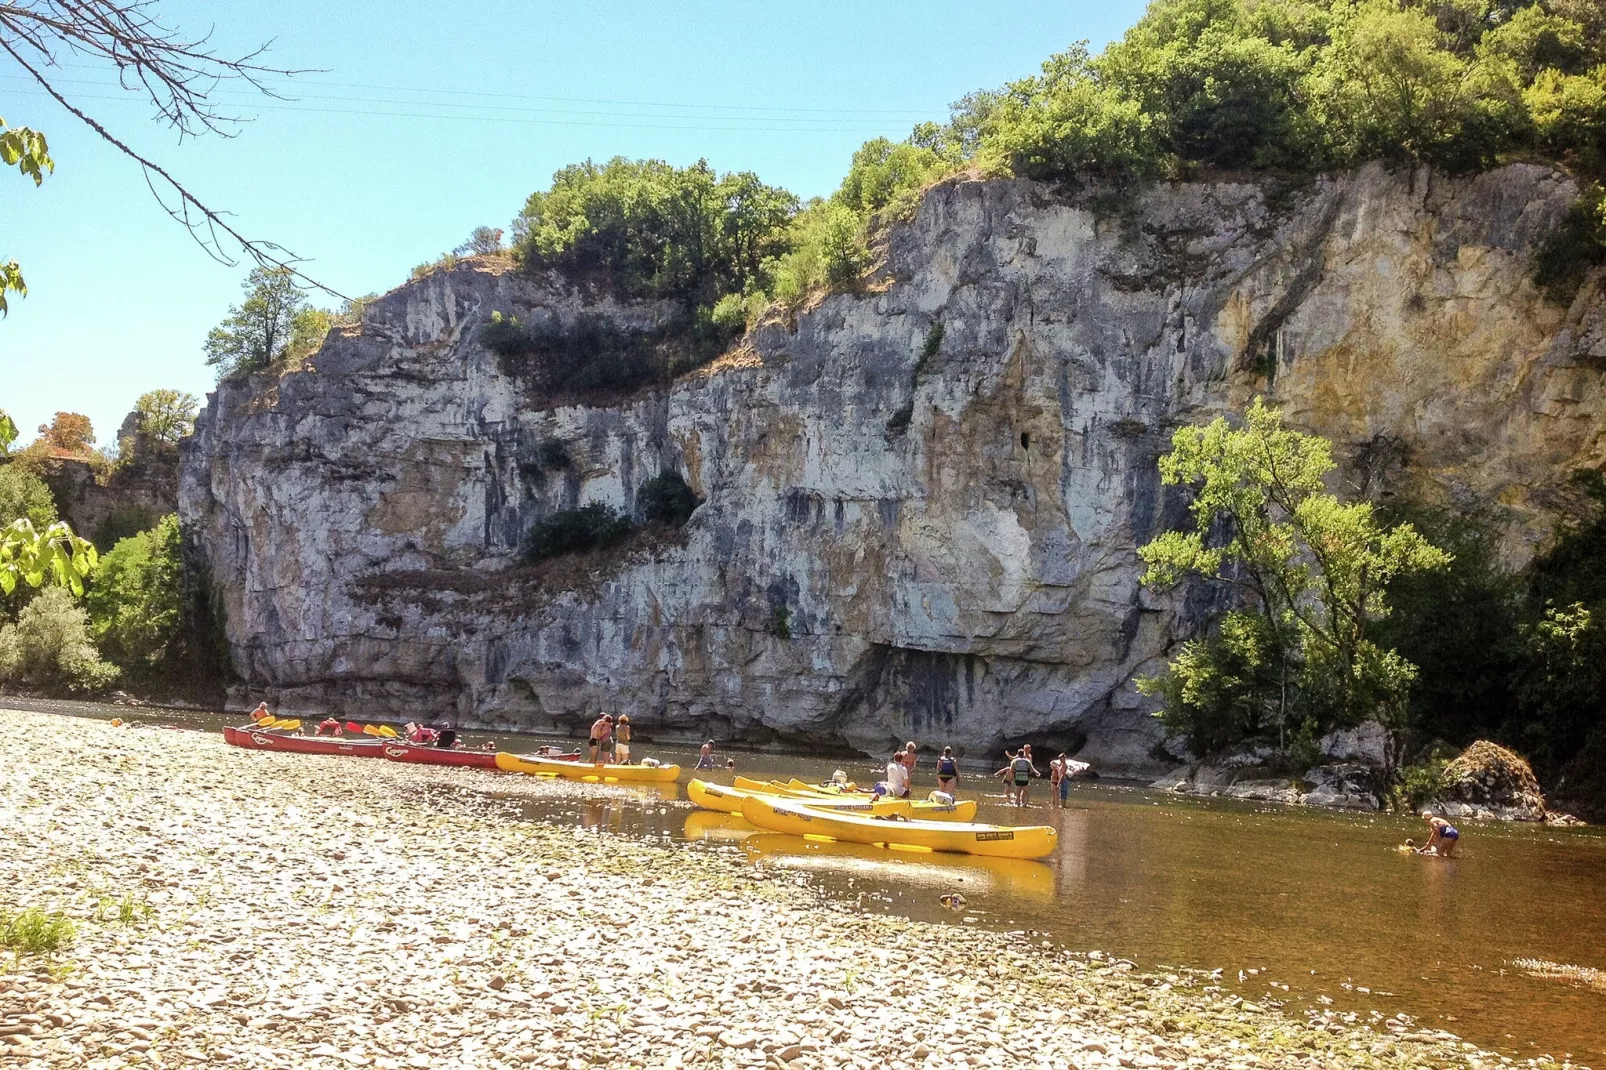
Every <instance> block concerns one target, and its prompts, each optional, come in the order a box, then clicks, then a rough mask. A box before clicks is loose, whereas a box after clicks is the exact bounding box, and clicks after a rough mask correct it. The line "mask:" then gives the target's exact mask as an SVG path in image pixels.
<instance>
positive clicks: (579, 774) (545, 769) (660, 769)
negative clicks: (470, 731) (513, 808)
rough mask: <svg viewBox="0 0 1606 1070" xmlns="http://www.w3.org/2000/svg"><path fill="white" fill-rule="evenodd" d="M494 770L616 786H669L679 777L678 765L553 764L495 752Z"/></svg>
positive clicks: (543, 760)
mask: <svg viewBox="0 0 1606 1070" xmlns="http://www.w3.org/2000/svg"><path fill="white" fill-rule="evenodd" d="M496 767H497V768H498V769H501V770H502V771H503V772H507V773H528V774H530V775H532V776H560V777H563V778H564V779H566V780H595V781H601V782H604V783H606V782H608V781H615V782H617V783H620V784H669V783H673V782H674V781H675V780H677V779H678V778H679V777H680V766H678V765H605V764H602V763H600V762H599V763H596V764H592V763H591V762H572V761H557V760H554V759H551V758H533V757H528V756H520V755H517V754H509V753H507V752H506V751H499V752H497V755H496Z"/></svg>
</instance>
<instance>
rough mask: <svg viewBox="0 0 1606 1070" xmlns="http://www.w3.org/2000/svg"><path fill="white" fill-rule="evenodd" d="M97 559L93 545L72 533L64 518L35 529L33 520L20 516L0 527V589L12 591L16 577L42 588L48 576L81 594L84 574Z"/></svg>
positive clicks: (49, 578)
mask: <svg viewBox="0 0 1606 1070" xmlns="http://www.w3.org/2000/svg"><path fill="white" fill-rule="evenodd" d="M98 559H99V554H98V553H97V551H96V550H95V547H94V545H93V544H92V543H90V542H89V540H87V539H80V538H79V537H78V536H77V535H74V534H73V530H72V528H71V527H69V526H68V525H67V523H66V521H57V522H56V523H54V524H51V525H50V526H49V527H47V528H45V529H44V530H43V531H37V530H35V529H34V526H33V521H31V520H29V519H28V518H27V517H21V518H19V519H17V520H14V521H12V522H11V523H10V524H8V525H7V526H6V527H4V528H0V592H3V593H5V594H10V593H11V592H12V591H15V590H16V589H17V583H18V581H19V580H20V581H21V582H23V583H26V584H27V585H28V586H29V587H41V586H43V585H44V583H45V581H46V580H47V579H48V580H50V581H51V582H53V583H55V584H56V585H57V586H60V587H67V588H70V589H71V590H72V593H73V594H74V595H78V596H82V595H83V593H84V577H86V576H88V575H89V574H90V573H91V572H93V571H94V570H95V563H96V561H97V560H98Z"/></svg>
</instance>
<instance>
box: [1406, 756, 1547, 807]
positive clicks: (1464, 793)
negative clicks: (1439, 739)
mask: <svg viewBox="0 0 1606 1070" xmlns="http://www.w3.org/2000/svg"><path fill="white" fill-rule="evenodd" d="M1440 784H1441V787H1440V789H1439V794H1438V801H1437V802H1436V803H1435V804H1434V807H1433V808H1434V809H1436V810H1439V811H1441V812H1442V813H1443V814H1444V816H1446V817H1463V818H1474V819H1479V820H1485V821H1543V820H1544V819H1545V797H1544V795H1543V794H1542V793H1541V792H1540V790H1539V781H1538V780H1537V779H1536V778H1535V777H1534V772H1533V769H1531V768H1530V767H1529V765H1528V763H1527V761H1525V760H1524V759H1523V758H1522V756H1521V755H1518V754H1516V753H1514V752H1512V751H1509V750H1507V749H1506V748H1504V747H1502V746H1499V745H1498V744H1495V743H1490V742H1489V741H1488V740H1484V739H1480V740H1478V741H1477V742H1476V743H1474V744H1472V746H1470V747H1468V748H1467V749H1466V750H1464V751H1462V752H1461V755H1460V756H1459V757H1458V758H1456V759H1455V761H1453V762H1451V763H1450V764H1449V765H1447V766H1445V767H1444V773H1443V774H1442V776H1441V778H1440Z"/></svg>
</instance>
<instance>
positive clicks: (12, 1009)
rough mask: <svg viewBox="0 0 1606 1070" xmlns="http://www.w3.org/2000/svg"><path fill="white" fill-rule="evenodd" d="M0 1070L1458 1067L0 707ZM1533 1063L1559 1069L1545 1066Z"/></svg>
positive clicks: (650, 859) (1029, 948)
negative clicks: (52, 1069) (1, 1068)
mask: <svg viewBox="0 0 1606 1070" xmlns="http://www.w3.org/2000/svg"><path fill="white" fill-rule="evenodd" d="M0 738H3V740H4V743H3V745H0V909H3V910H5V911H9V912H11V913H15V912H17V911H19V910H22V909H25V908H28V907H39V908H43V909H45V910H50V911H61V912H64V913H66V914H68V915H70V916H72V917H73V918H74V919H75V920H76V921H77V938H76V940H75V941H74V942H73V944H72V945H71V946H70V947H68V948H67V949H66V950H65V951H63V952H61V953H59V954H57V955H56V956H54V957H53V958H52V959H51V960H49V961H45V960H41V959H39V958H38V957H35V956H24V957H16V956H14V955H13V954H12V953H10V952H0V1064H26V1065H29V1066H61V1067H67V1066H72V1067H79V1066H88V1067H97V1068H98V1067H107V1068H111V1067H121V1066H150V1065H155V1066H187V1065H212V1064H216V1065H220V1066H234V1067H246V1066H251V1067H255V1066H261V1067H283V1066H327V1067H339V1066H372V1067H380V1068H396V1067H420V1068H422V1067H476V1068H477V1067H527V1066H534V1067H568V1068H575V1070H578V1068H581V1067H590V1066H610V1067H613V1066H619V1067H675V1066H721V1067H726V1066H728V1067H786V1068H788V1070H806V1068H814V1067H877V1068H881V1067H894V1068H896V1067H951V1066H975V1067H982V1066H985V1067H1005V1066H1007V1067H1052V1068H1054V1070H1062V1068H1064V1067H1067V1066H1072V1067H1079V1068H1091V1067H1117V1066H1119V1067H1181V1066H1208V1067H1223V1068H1235V1070H1236V1068H1248V1067H1267V1066H1277V1067H1282V1066H1298V1067H1323V1068H1326V1067H1350V1066H1357V1067H1358V1066H1378V1067H1381V1066H1389V1067H1397V1066H1459V1067H1467V1066H1474V1067H1475V1066H1480V1065H1499V1064H1502V1063H1507V1062H1509V1060H1507V1059H1504V1058H1502V1057H1500V1056H1496V1055H1492V1054H1489V1053H1487V1052H1480V1051H1478V1050H1476V1049H1474V1048H1473V1046H1472V1045H1470V1044H1465V1043H1463V1042H1460V1041H1458V1040H1456V1039H1455V1038H1454V1037H1451V1036H1450V1035H1449V1034H1444V1033H1436V1032H1422V1031H1417V1029H1416V1027H1415V1026H1414V1025H1413V1024H1412V1023H1410V1022H1407V1021H1400V1020H1390V1022H1389V1023H1388V1024H1387V1028H1385V1029H1379V1030H1373V1029H1369V1028H1366V1027H1364V1026H1361V1025H1351V1024H1346V1023H1345V1022H1343V1021H1342V1020H1340V1019H1339V1018H1338V1017H1337V1016H1335V1015H1332V1014H1331V1013H1329V1014H1328V1015H1326V1016H1315V1017H1312V1018H1309V1019H1295V1018H1292V1017H1289V1016H1285V1015H1284V1014H1283V1013H1282V1012H1281V1011H1279V1010H1277V1009H1275V1008H1271V1007H1260V1006H1257V1005H1255V1004H1251V1003H1246V1002H1243V1001H1242V1000H1241V999H1240V998H1239V997H1237V996H1235V995H1234V994H1232V993H1230V992H1226V991H1223V990H1221V989H1220V988H1218V987H1217V986H1214V985H1212V984H1211V978H1210V976H1209V975H1207V974H1203V973H1198V974H1195V973H1186V972H1169V973H1164V974H1158V975H1156V974H1145V973H1143V972H1142V971H1140V970H1138V969H1136V968H1134V967H1133V965H1132V964H1130V963H1126V962H1120V961H1111V960H1110V959H1108V958H1107V957H1103V956H1097V955H1082V954H1073V953H1070V952H1066V951H1062V950H1058V949H1055V948H1051V947H1048V946H1046V945H1039V944H1038V943H1036V942H1034V941H1030V940H1028V939H1026V938H1024V937H1021V936H1018V935H1017V936H1010V935H1007V934H998V933H989V932H984V931H978V930H975V929H971V928H966V927H961V926H935V925H930V924H924V923H918V922H912V921H907V920H903V919H899V918H893V917H885V916H879V915H875V914H868V913H863V912H860V911H858V910H856V909H854V908H853V907H852V906H851V905H849V904H845V903H840V902H836V901H832V900H828V899H825V898H823V897H821V896H820V895H819V894H817V893H815V892H813V891H811V890H810V889H808V888H805V887H800V886H799V885H798V884H797V883H796V880H797V878H795V877H793V876H789V875H787V874H786V873H784V872H781V871H777V870H775V869H773V868H771V869H765V870H756V869H754V868H753V867H751V866H749V865H746V864H744V863H743V862H742V861H741V860H740V859H738V858H736V857H727V856H724V855H720V854H716V853H712V852H708V851H703V850H693V849H689V848H686V847H684V846H677V845H669V846H659V845H653V844H647V843H639V842H634V841H630V840H624V839H619V838H615V837H610V836H606V835H599V834H597V833H594V832H579V831H577V830H574V829H567V828H559V827H554V826H548V825H542V824H537V823H531V822H528V821H519V820H515V819H513V817H512V816H511V815H510V813H509V806H508V803H507V802H506V801H502V800H499V799H497V798H492V797H491V796H490V794H489V792H491V791H494V792H496V793H497V794H498V795H501V796H504V797H505V798H517V797H519V796H523V795H537V796H540V795H573V794H577V793H579V794H592V795H595V794H598V793H607V792H610V791H618V790H622V789H610V788H604V787H593V786H586V785H575V784H569V783H565V782H554V781H547V780H542V779H536V778H526V777H515V776H501V777H497V778H495V779H492V776H491V774H487V773H483V772H479V771H475V770H448V769H439V768H431V767H414V766H404V765H398V764H395V763H390V762H383V761H378V760H373V759H362V758H327V757H321V756H311V755H295V754H269V753H258V752H247V751H243V750H239V749H237V748H231V747H228V746H226V745H225V744H224V743H223V741H222V739H221V737H219V736H215V735H207V734H201V733H194V732H180V731H164V730H161V729H144V728H134V729H127V728H125V729H115V728H112V727H110V726H109V725H107V724H103V723H100V722H95V721H87V720H76V719H67V718H60V717H51V716H46V715H40V714H31V713H21V712H12V711H4V710H0ZM1547 1065H1551V1066H1554V1065H1557V1064H1547Z"/></svg>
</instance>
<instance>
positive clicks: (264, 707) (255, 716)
mask: <svg viewBox="0 0 1606 1070" xmlns="http://www.w3.org/2000/svg"><path fill="white" fill-rule="evenodd" d="M271 720H273V714H271V713H269V712H268V704H267V703H266V702H259V703H257V708H256V709H254V710H252V711H251V723H252V724H261V723H262V722H263V721H271Z"/></svg>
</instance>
